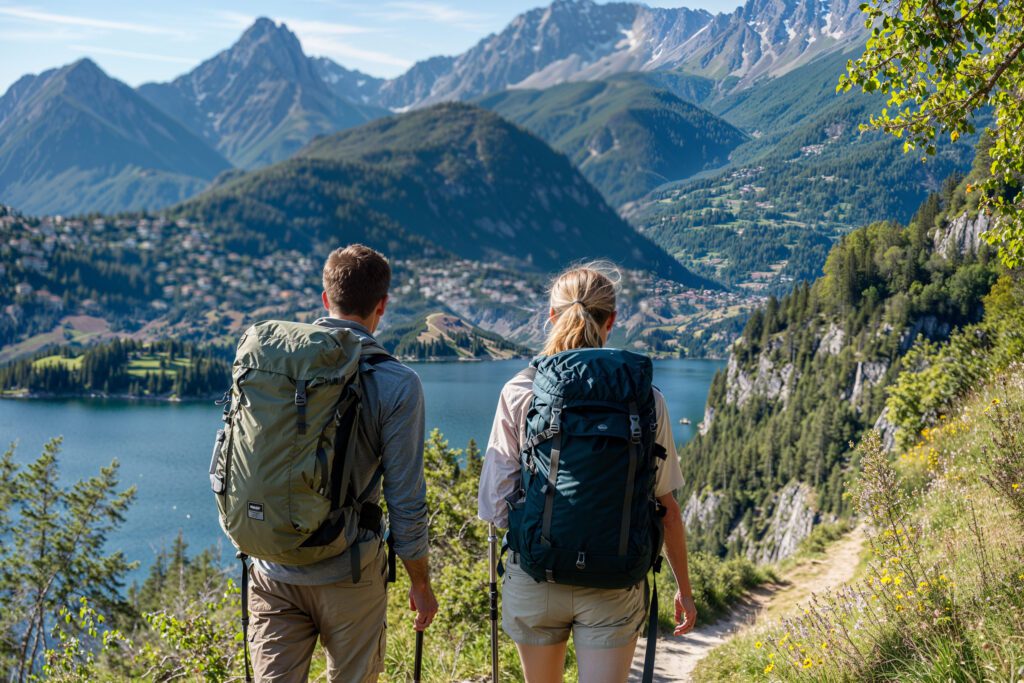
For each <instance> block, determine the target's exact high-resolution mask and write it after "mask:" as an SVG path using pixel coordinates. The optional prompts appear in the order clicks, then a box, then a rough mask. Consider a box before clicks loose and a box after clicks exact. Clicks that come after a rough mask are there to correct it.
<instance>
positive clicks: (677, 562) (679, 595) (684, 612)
mask: <svg viewBox="0 0 1024 683" xmlns="http://www.w3.org/2000/svg"><path fill="white" fill-rule="evenodd" d="M658 502H659V503H661V504H662V505H663V506H665V510H666V511H665V557H666V558H668V564H669V566H670V567H672V574H673V575H675V579H676V585H677V586H678V587H679V590H678V591H676V599H675V603H676V605H675V606H676V623H677V624H678V626H676V629H675V631H674V632H673V633H674V634H675V635H677V636H681V635H683V634H684V633H688V632H689V631H690V630H692V629H693V627H694V625H695V624H696V623H697V607H696V606H695V605H694V604H693V588H692V587H691V586H690V568H689V565H688V563H687V559H686V525H685V524H684V523H683V515H682V512H681V511H680V510H679V503H678V502H676V497H675V494H674V493H666V494H665V495H663V496H658ZM684 617H685V618H684Z"/></svg>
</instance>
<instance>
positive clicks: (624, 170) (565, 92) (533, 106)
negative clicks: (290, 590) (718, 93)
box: [477, 75, 747, 205]
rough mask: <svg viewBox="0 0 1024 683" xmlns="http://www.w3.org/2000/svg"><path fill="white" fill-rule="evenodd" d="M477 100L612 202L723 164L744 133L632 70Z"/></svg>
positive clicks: (641, 194) (743, 138)
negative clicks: (544, 145) (560, 156)
mask: <svg viewBox="0 0 1024 683" xmlns="http://www.w3.org/2000/svg"><path fill="white" fill-rule="evenodd" d="M477 103H478V104H479V105H480V106H482V107H484V108H485V109H490V110H492V111H495V112H497V113H498V114H500V115H501V116H503V117H504V118H506V119H509V120H510V121H513V122H515V123H518V124H519V125H521V126H523V127H524V128H526V129H527V130H529V131H530V132H532V133H534V134H535V135H538V136H540V137H541V138H543V139H544V140H545V141H547V142H548V144H550V145H551V146H552V147H554V148H555V149H557V150H558V151H560V152H563V153H564V154H565V155H566V156H568V157H569V158H570V159H571V160H572V162H573V163H574V164H575V165H576V167H577V168H579V169H580V171H581V172H582V173H583V175H585V176H586V177H587V179H588V180H589V181H590V182H591V183H593V184H594V186H595V187H596V188H597V189H599V190H600V191H601V193H602V194H604V196H605V198H606V199H607V200H608V201H609V203H611V204H612V205H619V204H622V203H623V202H626V201H629V200H631V199H637V198H639V197H641V196H643V195H645V194H647V193H648V192H649V191H650V190H652V189H654V188H655V187H658V186H659V185H663V184H665V183H667V182H671V181H674V180H681V179H683V178H686V177H689V176H691V175H693V174H695V173H698V172H699V171H702V170H704V169H706V168H713V167H715V166H722V165H725V163H726V162H727V161H728V159H729V153H730V152H731V151H732V150H733V149H735V148H736V146H737V145H739V144H740V143H742V142H743V141H745V140H746V139H747V138H746V136H745V135H744V134H743V133H742V132H740V131H739V130H737V129H736V128H734V127H733V126H731V125H730V124H728V123H726V122H725V121H723V120H721V119H719V118H717V117H716V116H714V115H713V114H711V113H709V112H707V111H705V110H703V109H700V108H699V107H696V106H694V105H692V104H690V103H688V102H684V101H683V100H682V99H680V98H679V97H677V96H676V95H674V94H673V93H671V92H669V91H668V90H663V89H660V88H656V87H654V86H652V85H650V84H649V83H648V82H646V79H644V78H643V77H642V76H639V75H636V76H634V75H628V76H617V77H613V78H609V79H606V80H603V81H594V82H583V83H566V84H563V85H556V86H553V87H551V88H548V89H546V90H522V89H519V90H507V91H505V92H502V93H498V94H496V95H491V96H489V97H485V98H483V99H481V100H478V102H477Z"/></svg>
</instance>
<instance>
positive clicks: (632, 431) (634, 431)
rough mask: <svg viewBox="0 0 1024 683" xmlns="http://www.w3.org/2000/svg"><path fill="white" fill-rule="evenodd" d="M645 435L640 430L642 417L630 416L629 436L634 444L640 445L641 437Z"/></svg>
mask: <svg viewBox="0 0 1024 683" xmlns="http://www.w3.org/2000/svg"><path fill="white" fill-rule="evenodd" d="M642 435H643V432H642V430H641V429H640V416H639V415H636V414H633V415H630V416H629V436H630V439H632V441H633V443H640V437H641V436H642Z"/></svg>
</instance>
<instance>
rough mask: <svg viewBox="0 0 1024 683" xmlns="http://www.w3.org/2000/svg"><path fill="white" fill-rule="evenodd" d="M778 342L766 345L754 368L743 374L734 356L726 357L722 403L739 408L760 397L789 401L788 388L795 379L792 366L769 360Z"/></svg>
mask: <svg viewBox="0 0 1024 683" xmlns="http://www.w3.org/2000/svg"><path fill="white" fill-rule="evenodd" d="M781 343H782V342H781V341H777V340H776V341H773V342H770V343H769V345H768V348H767V349H765V350H764V351H763V352H762V353H761V355H760V356H759V357H758V360H757V367H756V369H754V370H753V371H747V370H744V369H743V368H741V367H740V364H739V362H738V361H737V360H736V356H735V355H730V356H729V365H728V367H727V369H726V376H727V379H726V386H727V389H726V395H725V396H726V401H728V402H729V403H734V404H736V405H738V406H742V405H743V404H745V403H746V402H747V401H749V400H750V399H751V398H752V397H754V396H763V397H764V398H766V399H768V400H769V401H776V400H777V401H781V402H782V404H783V405H785V403H786V402H787V401H788V400H789V393H790V387H791V386H792V383H793V382H795V381H796V380H797V379H798V378H799V374H800V373H798V372H797V371H796V368H795V367H794V366H793V364H792V363H788V362H787V363H783V362H780V361H779V360H778V359H775V358H773V355H774V353H773V352H774V351H777V350H778V348H779V346H780V345H781Z"/></svg>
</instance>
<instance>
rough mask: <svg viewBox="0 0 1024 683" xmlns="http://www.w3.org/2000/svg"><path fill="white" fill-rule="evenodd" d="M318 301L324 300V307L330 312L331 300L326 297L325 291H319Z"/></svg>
mask: <svg viewBox="0 0 1024 683" xmlns="http://www.w3.org/2000/svg"><path fill="white" fill-rule="evenodd" d="M320 301H323V302H324V308H325V309H327V312H328V313H330V312H331V300H330V299H328V298H327V292H320Z"/></svg>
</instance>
